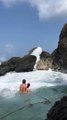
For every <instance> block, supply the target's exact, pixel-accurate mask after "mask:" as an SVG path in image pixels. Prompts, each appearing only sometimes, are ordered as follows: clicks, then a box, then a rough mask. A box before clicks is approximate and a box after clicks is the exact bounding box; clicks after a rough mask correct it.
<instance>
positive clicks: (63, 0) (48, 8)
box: [0, 0, 67, 19]
mask: <svg viewBox="0 0 67 120" xmlns="http://www.w3.org/2000/svg"><path fill="white" fill-rule="evenodd" d="M0 1H1V2H2V3H4V5H5V6H7V7H9V6H11V5H13V4H16V3H23V2H26V3H29V4H30V5H31V6H32V7H35V8H36V9H37V11H38V15H39V17H40V18H42V19H49V18H52V17H55V16H66V15H67V0H0Z"/></svg>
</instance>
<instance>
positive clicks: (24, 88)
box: [20, 79, 27, 93]
mask: <svg viewBox="0 0 67 120" xmlns="http://www.w3.org/2000/svg"><path fill="white" fill-rule="evenodd" d="M26 90H27V86H26V80H25V79H23V80H22V84H21V85H20V92H21V93H26Z"/></svg>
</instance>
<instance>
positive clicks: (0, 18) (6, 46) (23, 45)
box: [0, 0, 67, 60]
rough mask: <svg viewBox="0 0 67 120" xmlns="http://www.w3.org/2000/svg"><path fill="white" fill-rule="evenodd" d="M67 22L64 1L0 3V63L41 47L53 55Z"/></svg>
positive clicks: (5, 0)
mask: <svg viewBox="0 0 67 120" xmlns="http://www.w3.org/2000/svg"><path fill="white" fill-rule="evenodd" d="M66 22H67V0H56V1H55V0H0V60H6V59H8V58H10V57H13V56H24V55H25V54H27V52H28V51H29V50H30V49H32V48H33V47H38V46H40V47H41V48H42V49H43V50H45V51H48V52H50V53H51V52H52V51H53V50H54V49H55V48H56V47H57V45H58V40H59V34H60V31H61V29H62V27H63V26H64V24H65V23H66Z"/></svg>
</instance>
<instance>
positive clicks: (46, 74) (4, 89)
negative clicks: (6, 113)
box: [0, 69, 67, 96]
mask: <svg viewBox="0 0 67 120" xmlns="http://www.w3.org/2000/svg"><path fill="white" fill-rule="evenodd" d="M22 79H26V81H27V83H28V82H29V83H30V84H31V86H30V89H31V91H33V90H36V89H38V88H41V87H50V86H57V85H67V74H63V73H60V72H54V71H52V70H51V69H50V70H48V71H45V70H44V71H43V70H39V71H38V70H37V71H33V72H25V73H15V72H12V73H7V74H6V75H5V76H2V77H0V95H2V96H11V95H12V96H13V95H15V93H17V92H18V91H19V86H20V84H21V81H22Z"/></svg>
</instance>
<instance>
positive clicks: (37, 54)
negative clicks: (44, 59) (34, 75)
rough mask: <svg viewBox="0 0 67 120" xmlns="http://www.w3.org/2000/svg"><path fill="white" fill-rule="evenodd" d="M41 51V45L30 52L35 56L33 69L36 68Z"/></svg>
mask: <svg viewBox="0 0 67 120" xmlns="http://www.w3.org/2000/svg"><path fill="white" fill-rule="evenodd" d="M41 53H42V48H41V47H37V48H36V49H35V50H33V52H32V53H31V55H34V56H36V58H37V59H36V63H35V65H34V69H36V65H37V62H38V61H39V60H40V54H41Z"/></svg>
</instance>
